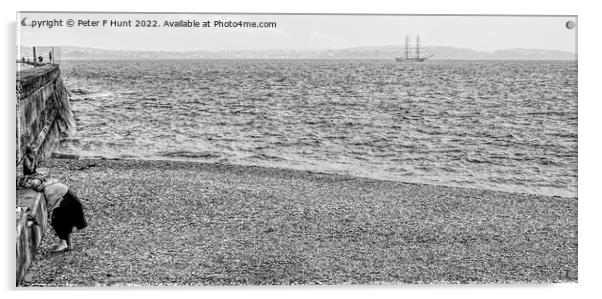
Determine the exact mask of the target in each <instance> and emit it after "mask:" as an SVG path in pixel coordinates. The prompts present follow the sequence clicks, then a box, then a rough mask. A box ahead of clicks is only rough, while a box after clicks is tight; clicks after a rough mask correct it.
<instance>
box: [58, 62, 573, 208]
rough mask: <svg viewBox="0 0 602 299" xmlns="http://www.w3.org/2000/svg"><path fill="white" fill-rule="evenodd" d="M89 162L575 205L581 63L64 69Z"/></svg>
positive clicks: (96, 65)
mask: <svg viewBox="0 0 602 299" xmlns="http://www.w3.org/2000/svg"><path fill="white" fill-rule="evenodd" d="M61 68H62V74H63V77H64V79H65V83H66V84H67V87H68V89H70V90H71V92H72V100H73V105H74V109H75V114H76V119H77V129H78V133H77V135H76V136H74V137H71V138H68V139H67V140H65V141H63V142H62V144H61V148H60V151H62V152H69V153H77V154H80V155H83V156H105V157H124V158H144V159H178V160H182V159H184V160H196V161H210V162H225V163H234V164H244V165H262V166H277V167H288V168H296V169H308V170H318V171H325V172H336V173H345V174H352V175H358V176H366V177H373V178H379V179H389V180H398V181H407V182H418V183H429V184H439V185H451V186H464V187H472V188H483V189H496V190H505V191H514V192H527V193H538V194H546V195H559V196H570V197H575V196H576V195H577V194H576V190H577V65H576V62H507V61H506V62H494V61H479V62H469V61H441V62H439V61H432V62H427V63H422V64H410V63H408V64H401V63H395V62H392V61H361V60H356V61H335V60H332V61H303V60H298V61H290V60H224V61H217V60H215V61H201V60H199V61H85V62H77V61H70V62H64V63H63V64H62V65H61Z"/></svg>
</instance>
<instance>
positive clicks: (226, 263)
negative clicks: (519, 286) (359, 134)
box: [25, 159, 577, 286]
mask: <svg viewBox="0 0 602 299" xmlns="http://www.w3.org/2000/svg"><path fill="white" fill-rule="evenodd" d="M42 166H44V167H48V168H49V171H50V175H51V176H52V177H54V178H57V179H59V180H61V181H63V182H65V183H66V184H68V185H69V186H70V187H71V188H72V189H73V190H75V192H76V193H77V194H78V195H79V196H80V198H81V199H82V202H83V204H84V209H85V211H86V215H87V217H88V221H89V227H87V228H86V229H84V230H82V231H80V232H76V233H75V234H74V242H75V250H74V251H72V252H68V253H62V254H52V253H50V248H51V247H52V245H54V243H55V242H57V238H56V236H55V235H54V233H53V232H52V231H47V233H46V235H45V237H44V240H43V241H42V245H41V248H40V251H39V253H38V256H37V257H36V259H35V261H34V263H33V264H32V267H31V268H30V272H29V273H31V274H32V276H33V278H32V281H31V282H28V283H26V284H25V285H26V286H67V285H71V286H122V285H150V286H173V285H176V286H188V285H192V286H194V285H232V284H253V285H255V284H382V283H385V284H388V283H486V282H496V283H509V282H539V283H541V282H568V281H570V282H576V281H577V199H576V198H563V197H549V196H541V195H530V194H518V193H507V192H498V191H488V190H478V189H466V188H454V187H442V186H432V185H420V184H409V183H401V182H393V181H380V180H372V179H366V178H357V177H352V176H342V175H334V174H322V173H313V172H307V171H298V170H287V169H278V168H263V167H253V166H236V165H224V164H208V163H191V162H177V161H149V160H68V159H51V160H48V161H46V162H44V163H43V165H42Z"/></svg>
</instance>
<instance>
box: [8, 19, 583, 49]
mask: <svg viewBox="0 0 602 299" xmlns="http://www.w3.org/2000/svg"><path fill="white" fill-rule="evenodd" d="M25 17H27V19H26V20H25V23H26V24H27V25H28V26H22V25H21V21H22V20H23V18H25ZM17 18H18V21H17V24H18V31H17V39H18V42H20V44H21V45H24V46H32V45H37V46H79V47H92V48H100V49H112V50H150V51H158V50H165V51H188V50H209V51H214V50H262V49H327V48H346V47H360V46H385V45H398V44H401V43H402V42H403V40H404V36H405V34H410V35H412V36H414V35H416V34H420V35H421V38H422V43H423V45H425V46H429V45H430V46H451V47H459V48H471V49H475V50H496V49H508V48H528V49H529V48H530V49H534V48H536V49H548V50H562V51H570V52H575V50H576V49H575V47H576V34H577V30H576V29H573V30H570V29H567V28H566V26H565V24H566V22H567V21H569V20H573V21H575V22H576V19H575V18H574V17H526V16H374V15H368V16H366V15H209V14H190V15H182V14H99V13H68V14H67V13H62V14H56V13H44V14H39V13H21V14H19V15H18V16H17ZM54 19H56V20H63V27H54V28H47V27H42V28H32V27H31V26H30V25H31V24H32V21H43V20H54ZM68 19H73V20H75V21H76V22H77V21H78V20H97V21H102V20H119V21H123V20H132V21H134V20H157V21H158V23H159V24H161V25H163V23H164V21H178V20H198V21H200V22H202V21H210V23H211V24H212V25H213V22H214V21H216V20H222V21H230V20H231V21H239V20H240V21H256V22H276V23H277V27H276V28H246V29H245V28H213V27H212V28H166V27H161V28H129V27H120V28H110V27H80V26H77V25H76V26H74V27H67V26H66V22H67V20H68Z"/></svg>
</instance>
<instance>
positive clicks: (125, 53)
mask: <svg viewBox="0 0 602 299" xmlns="http://www.w3.org/2000/svg"><path fill="white" fill-rule="evenodd" d="M57 48H60V59H62V60H109V59H128V60H138V59H394V57H396V56H399V53H400V51H401V48H400V47H399V46H380V47H378V46H375V47H350V48H342V49H317V50H286V49H282V50H232V51H230V50H228V51H181V52H179V51H138V50H106V49H96V48H85V47H74V46H59V47H57ZM30 49H31V48H30V47H25V46H23V47H21V53H24V54H22V56H27V55H26V54H27V53H28V51H31V50H30ZM423 52H424V53H428V54H429V55H430V54H433V55H434V56H433V58H432V59H433V60H571V61H573V60H574V61H576V60H577V54H576V53H574V52H567V51H557V50H546V49H500V50H494V51H479V50H473V49H467V48H454V47H443V46H425V47H423Z"/></svg>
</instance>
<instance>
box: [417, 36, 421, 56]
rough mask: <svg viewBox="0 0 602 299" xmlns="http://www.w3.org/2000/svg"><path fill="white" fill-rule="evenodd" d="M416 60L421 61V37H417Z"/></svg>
mask: <svg viewBox="0 0 602 299" xmlns="http://www.w3.org/2000/svg"><path fill="white" fill-rule="evenodd" d="M416 59H420V35H416Z"/></svg>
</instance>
